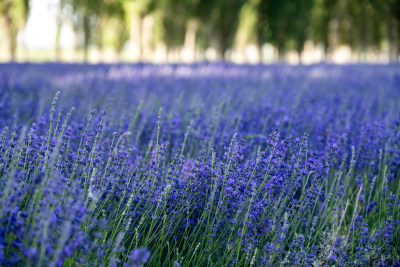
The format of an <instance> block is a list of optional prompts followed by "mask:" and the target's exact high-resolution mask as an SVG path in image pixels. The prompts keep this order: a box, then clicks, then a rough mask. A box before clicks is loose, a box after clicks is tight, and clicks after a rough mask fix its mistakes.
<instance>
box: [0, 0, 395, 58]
mask: <svg viewBox="0 0 400 267" xmlns="http://www.w3.org/2000/svg"><path fill="white" fill-rule="evenodd" d="M57 9H58V11H57V35H56V40H55V48H54V49H55V54H56V57H59V55H60V51H61V49H60V34H61V29H62V26H63V25H64V23H69V24H70V25H72V28H73V30H74V32H75V33H76V34H77V35H79V36H81V38H79V39H78V40H79V42H78V43H77V44H76V47H77V49H78V48H79V49H82V50H83V51H84V57H85V59H87V57H88V48H89V46H91V45H93V46H96V47H97V48H98V49H99V50H102V49H104V48H105V47H112V48H113V49H114V50H115V51H116V52H117V53H120V52H122V50H123V49H124V46H125V44H126V43H127V42H128V41H130V43H135V44H136V48H137V53H138V57H139V58H140V59H145V58H146V55H147V54H148V53H150V52H151V51H154V49H155V48H156V47H157V46H159V45H162V46H163V47H165V49H166V50H169V51H171V50H174V49H181V48H184V49H186V50H187V51H189V52H191V53H194V51H195V50H203V51H204V50H205V49H206V48H207V47H213V48H215V50H216V51H217V55H218V57H219V58H221V59H223V58H225V56H226V54H227V51H229V50H232V49H235V50H236V51H241V50H243V49H245V47H246V45H248V44H252V45H254V46H255V47H257V48H261V47H262V45H263V44H265V43H269V44H272V45H273V46H274V47H275V48H276V50H277V53H278V56H279V59H283V57H284V55H285V53H286V52H287V51H289V50H290V51H296V52H297V53H298V54H301V52H302V51H303V50H304V45H305V43H306V41H312V42H313V43H314V44H318V45H320V46H322V47H323V51H324V56H325V57H329V55H330V53H331V52H332V49H334V48H335V47H337V46H338V45H348V46H350V47H351V49H352V50H353V51H356V53H357V54H358V55H360V57H362V56H363V55H365V54H367V53H368V52H371V51H382V50H386V51H388V54H389V58H390V59H391V60H393V61H397V60H398V58H399V52H400V1H398V0H384V1H382V0H279V1H276V0H102V1H100V0H59V1H58V7H57ZM29 12H30V0H0V18H1V23H2V25H3V26H2V27H3V29H4V32H5V42H6V43H7V49H8V53H9V55H10V56H11V58H12V59H15V56H16V47H17V42H16V38H17V34H18V32H19V31H21V30H23V29H24V27H25V26H26V22H27V19H28V16H29Z"/></svg>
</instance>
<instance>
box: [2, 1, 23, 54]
mask: <svg viewBox="0 0 400 267" xmlns="http://www.w3.org/2000/svg"><path fill="white" fill-rule="evenodd" d="M0 12H1V13H0V14H1V17H2V19H3V21H4V22H3V23H4V29H5V34H6V36H5V37H6V44H7V50H8V54H9V56H10V59H11V60H15V57H16V48H17V34H18V31H20V30H22V29H24V28H25V25H26V21H27V19H28V15H29V0H0Z"/></svg>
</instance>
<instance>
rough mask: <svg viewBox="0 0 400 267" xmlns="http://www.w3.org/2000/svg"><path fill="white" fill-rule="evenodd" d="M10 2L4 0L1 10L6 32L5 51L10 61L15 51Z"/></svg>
mask: <svg viewBox="0 0 400 267" xmlns="http://www.w3.org/2000/svg"><path fill="white" fill-rule="evenodd" d="M11 3H12V0H6V1H5V3H4V10H3V16H4V20H5V34H6V36H5V37H6V44H7V50H8V51H7V52H8V56H9V59H10V60H11V61H14V60H15V51H16V47H17V43H16V35H17V34H16V30H15V28H14V25H13V22H12V18H11V15H10V9H11Z"/></svg>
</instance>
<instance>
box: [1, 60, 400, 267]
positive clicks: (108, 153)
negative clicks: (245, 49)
mask: <svg viewBox="0 0 400 267" xmlns="http://www.w3.org/2000/svg"><path fill="white" fill-rule="evenodd" d="M399 103H400V68H399V66H398V65H382V66H377V65H344V66H337V65H313V66H298V67H290V66H286V65H274V66H237V65H231V64H206V63H202V64H194V65H150V64H137V65H72V64H71V65H66V64H6V65H0V222H1V223H0V265H1V266H30V265H32V266H144V265H146V264H147V266H280V265H282V266H399V265H400V258H399V255H400V105H399Z"/></svg>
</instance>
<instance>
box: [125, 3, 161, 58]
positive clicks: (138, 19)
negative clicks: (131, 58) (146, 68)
mask: <svg viewBox="0 0 400 267" xmlns="http://www.w3.org/2000/svg"><path fill="white" fill-rule="evenodd" d="M121 1H122V6H123V9H124V12H125V22H126V25H127V28H128V31H129V41H130V43H131V46H132V45H136V48H137V50H138V58H139V59H140V60H141V59H142V58H143V47H144V46H148V45H149V44H148V39H149V37H148V35H149V34H152V33H151V32H147V31H145V32H144V31H143V28H144V20H145V17H146V16H148V15H149V14H151V13H152V12H153V11H155V10H156V7H159V6H160V5H159V3H160V0H159V1H157V0H121ZM161 1H162V0H161ZM157 4H158V5H157Z"/></svg>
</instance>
